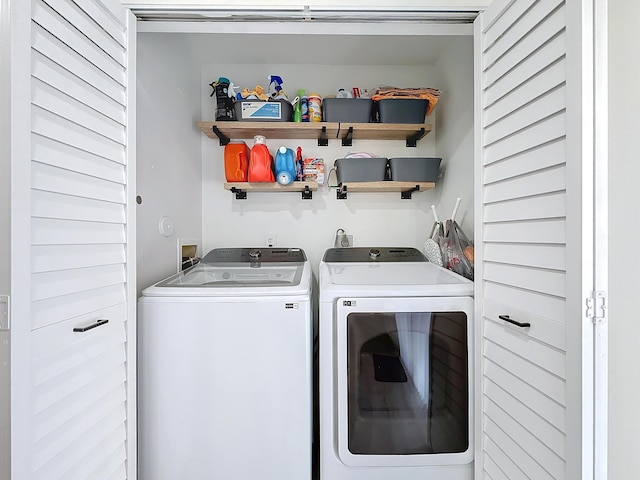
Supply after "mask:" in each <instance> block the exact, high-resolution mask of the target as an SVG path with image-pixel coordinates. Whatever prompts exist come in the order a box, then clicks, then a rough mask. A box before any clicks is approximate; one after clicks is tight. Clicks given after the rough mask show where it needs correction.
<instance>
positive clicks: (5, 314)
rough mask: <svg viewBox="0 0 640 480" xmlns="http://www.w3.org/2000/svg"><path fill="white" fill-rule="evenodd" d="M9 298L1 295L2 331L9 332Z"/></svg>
mask: <svg viewBox="0 0 640 480" xmlns="http://www.w3.org/2000/svg"><path fill="white" fill-rule="evenodd" d="M9 327H10V323H9V296H8V295H0V330H9Z"/></svg>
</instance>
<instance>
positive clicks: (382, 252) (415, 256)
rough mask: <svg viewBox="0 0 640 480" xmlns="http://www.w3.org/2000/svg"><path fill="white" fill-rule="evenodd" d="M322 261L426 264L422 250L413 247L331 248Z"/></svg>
mask: <svg viewBox="0 0 640 480" xmlns="http://www.w3.org/2000/svg"><path fill="white" fill-rule="evenodd" d="M322 260H323V261H324V262H326V263H332V262H333V263H346V262H349V263H353V262H357V263H379V262H426V261H427V259H426V258H425V256H424V255H423V254H422V252H420V250H418V249H416V248H412V247H407V248H402V247H398V248H396V247H352V248H330V249H328V250H327V251H326V252H325V253H324V257H323V258H322Z"/></svg>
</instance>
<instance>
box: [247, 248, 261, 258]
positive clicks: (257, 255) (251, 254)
mask: <svg viewBox="0 0 640 480" xmlns="http://www.w3.org/2000/svg"><path fill="white" fill-rule="evenodd" d="M260 255H262V250H250V251H249V257H251V258H253V259H257V258H260Z"/></svg>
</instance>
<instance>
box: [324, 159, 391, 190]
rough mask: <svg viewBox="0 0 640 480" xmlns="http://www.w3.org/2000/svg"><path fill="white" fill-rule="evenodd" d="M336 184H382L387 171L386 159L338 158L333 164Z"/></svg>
mask: <svg viewBox="0 0 640 480" xmlns="http://www.w3.org/2000/svg"><path fill="white" fill-rule="evenodd" d="M334 166H335V169H336V177H337V179H338V183H339V184H340V183H344V182H382V181H383V180H384V177H385V173H386V171H387V159H386V158H379V157H374V158H338V159H337V160H336V161H335V162H334Z"/></svg>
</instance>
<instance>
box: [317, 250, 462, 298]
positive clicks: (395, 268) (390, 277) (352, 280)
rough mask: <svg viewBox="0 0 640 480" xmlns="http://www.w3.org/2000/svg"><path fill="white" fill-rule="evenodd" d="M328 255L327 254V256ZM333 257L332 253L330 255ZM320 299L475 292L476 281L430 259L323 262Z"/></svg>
mask: <svg viewBox="0 0 640 480" xmlns="http://www.w3.org/2000/svg"><path fill="white" fill-rule="evenodd" d="M325 258H327V257H326V256H325ZM328 258H331V257H328ZM319 286H320V300H321V301H330V300H332V299H335V298H339V297H343V296H361V297H396V296H399V297H412V296H415V297H419V296H473V282H472V281H470V280H468V279H466V278H464V277H462V276H460V275H457V274H456V273H454V272H452V271H450V270H447V269H445V268H442V267H439V266H437V265H435V264H433V263H430V262H428V261H423V260H418V261H413V262H412V261H406V260H401V261H398V262H392V261H386V262H370V261H365V262H343V261H337V262H326V261H324V260H323V261H322V262H320V269H319Z"/></svg>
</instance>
